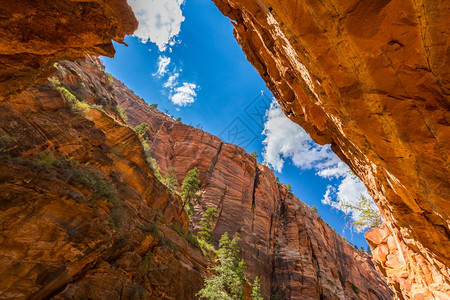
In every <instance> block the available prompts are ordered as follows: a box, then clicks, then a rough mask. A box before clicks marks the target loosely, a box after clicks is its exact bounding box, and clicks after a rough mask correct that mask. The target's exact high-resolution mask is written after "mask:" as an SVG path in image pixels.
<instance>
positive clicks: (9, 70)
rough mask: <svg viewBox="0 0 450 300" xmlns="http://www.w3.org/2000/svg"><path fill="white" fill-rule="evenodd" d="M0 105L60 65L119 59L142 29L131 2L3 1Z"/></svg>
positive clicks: (0, 27) (123, 0)
mask: <svg viewBox="0 0 450 300" xmlns="http://www.w3.org/2000/svg"><path fill="white" fill-rule="evenodd" d="M0 20H1V21H0V65H1V66H2V67H1V69H0V101H1V100H2V99H3V98H4V97H6V96H8V95H11V94H14V93H16V92H18V91H20V90H22V89H24V88H25V87H27V86H29V85H31V84H33V83H34V82H36V81H38V80H41V81H45V79H46V78H47V77H48V76H49V75H50V74H51V73H53V72H54V71H55V70H54V68H53V67H52V65H53V63H54V62H56V61H59V60H63V59H68V60H75V59H80V58H83V57H84V55H85V54H87V53H90V54H93V55H105V56H112V55H114V53H115V51H114V47H113V45H112V42H111V40H115V41H117V42H123V38H124V36H125V35H126V34H132V33H133V32H134V31H135V30H136V29H137V20H136V18H135V17H134V14H133V11H132V10H131V8H130V7H129V6H128V4H127V1H126V0H84V1H66V0H39V1H24V0H20V1H16V0H14V1H1V2H0Z"/></svg>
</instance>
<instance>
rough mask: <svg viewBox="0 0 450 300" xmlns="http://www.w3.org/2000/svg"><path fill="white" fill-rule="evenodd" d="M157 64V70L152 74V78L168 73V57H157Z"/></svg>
mask: <svg viewBox="0 0 450 300" xmlns="http://www.w3.org/2000/svg"><path fill="white" fill-rule="evenodd" d="M157 64H158V70H157V71H156V73H155V74H153V76H158V77H161V76H164V75H166V73H167V72H168V71H169V70H168V69H167V67H168V66H169V64H170V57H167V56H159V57H158V62H157Z"/></svg>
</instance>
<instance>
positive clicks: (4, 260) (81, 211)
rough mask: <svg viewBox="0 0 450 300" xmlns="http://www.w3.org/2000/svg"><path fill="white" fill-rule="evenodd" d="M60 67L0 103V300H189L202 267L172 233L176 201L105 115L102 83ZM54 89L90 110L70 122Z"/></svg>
mask: <svg viewBox="0 0 450 300" xmlns="http://www.w3.org/2000/svg"><path fill="white" fill-rule="evenodd" d="M98 63H99V62H98V61H97V64H98ZM70 66H71V67H68V66H62V65H58V74H65V75H64V77H65V78H66V81H65V82H59V81H58V80H57V77H55V78H54V79H53V80H52V82H51V83H46V84H40V85H33V86H32V87H31V88H29V89H27V90H25V91H23V92H21V93H19V94H17V95H14V96H11V97H10V98H9V99H8V101H4V102H3V103H1V104H0V228H1V230H0V253H1V255H0V298H4V299H25V298H27V299H49V298H56V299H88V298H91V299H120V298H123V299H149V298H150V299H194V298H195V293H196V292H197V291H198V290H199V289H200V288H201V286H202V284H203V282H202V281H203V280H202V278H203V277H204V276H205V272H206V265H207V259H206V257H204V256H203V255H202V253H201V251H200V250H199V249H197V248H194V247H192V246H191V245H190V244H189V243H188V242H187V240H186V239H185V238H184V237H183V236H182V234H179V233H177V231H176V230H174V229H175V228H176V227H177V230H178V231H179V232H180V233H182V232H187V229H188V219H187V216H186V214H185V213H184V211H183V209H182V203H181V200H180V198H179V196H178V195H176V194H173V193H172V192H170V191H169V189H168V188H167V187H166V186H165V185H164V184H163V183H161V182H160V181H159V180H158V179H157V178H156V177H155V176H154V175H153V173H152V172H151V171H150V168H149V166H148V165H147V162H146V158H145V156H144V151H143V148H142V145H141V143H140V141H139V139H138V137H137V135H136V134H135V132H134V131H133V130H132V129H131V128H129V127H128V126H126V125H125V124H124V123H123V120H122V119H121V118H120V117H119V116H118V115H117V113H115V110H114V109H115V108H116V107H117V103H116V102H115V99H114V98H113V97H112V95H113V90H114V88H113V87H112V85H111V83H110V81H109V78H108V76H107V74H106V73H104V72H103V71H102V70H100V69H98V66H99V65H94V64H91V65H90V68H91V69H96V70H97V73H96V74H95V75H92V74H90V73H89V69H87V70H86V71H85V72H83V71H82V70H81V67H80V66H77V65H76V64H72V65H70ZM81 80H83V85H79V86H77V87H78V90H76V89H75V87H76V84H77V83H80V82H81ZM54 85H59V87H60V90H62V87H64V88H65V89H66V90H67V91H68V90H72V91H73V92H74V93H76V94H77V97H83V98H85V99H86V101H90V103H91V105H97V106H95V107H97V108H91V107H89V106H86V107H85V108H84V109H83V110H82V111H79V112H77V113H75V112H74V111H72V110H70V109H69V108H68V107H67V105H66V101H65V98H67V95H68V93H67V92H66V93H61V92H60V90H58V89H56V88H55V87H54ZM105 99H108V101H109V102H105V101H106V100H105ZM102 110H104V111H102ZM108 111H109V112H110V113H109V114H107V113H106V112H108ZM175 226H176V227H175ZM175 283H176V284H175Z"/></svg>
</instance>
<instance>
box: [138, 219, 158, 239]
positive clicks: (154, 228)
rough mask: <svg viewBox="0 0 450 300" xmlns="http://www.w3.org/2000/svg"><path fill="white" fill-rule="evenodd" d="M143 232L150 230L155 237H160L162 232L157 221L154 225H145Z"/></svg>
mask: <svg viewBox="0 0 450 300" xmlns="http://www.w3.org/2000/svg"><path fill="white" fill-rule="evenodd" d="M141 230H142V232H148V233H151V234H152V235H153V236H154V237H160V236H161V235H160V233H159V227H158V224H157V222H155V223H154V224H153V225H150V226H145V227H143V228H142V229H141Z"/></svg>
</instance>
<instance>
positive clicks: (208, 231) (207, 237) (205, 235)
mask: <svg viewBox="0 0 450 300" xmlns="http://www.w3.org/2000/svg"><path fill="white" fill-rule="evenodd" d="M216 218H217V210H216V209H215V208H214V207H210V208H208V209H207V210H206V211H205V213H204V214H203V217H202V220H201V221H200V230H199V231H198V235H199V237H200V238H201V239H203V240H204V241H205V242H207V243H209V244H212V239H213V236H212V223H213V222H214V220H215V219H216Z"/></svg>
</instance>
